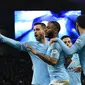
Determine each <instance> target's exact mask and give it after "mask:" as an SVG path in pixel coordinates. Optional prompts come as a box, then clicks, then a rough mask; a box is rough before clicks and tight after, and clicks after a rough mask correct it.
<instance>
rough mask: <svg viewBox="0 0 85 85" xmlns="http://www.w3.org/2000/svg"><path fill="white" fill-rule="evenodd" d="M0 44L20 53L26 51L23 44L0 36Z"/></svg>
mask: <svg viewBox="0 0 85 85" xmlns="http://www.w3.org/2000/svg"><path fill="white" fill-rule="evenodd" d="M0 42H3V43H6V44H8V45H10V46H12V47H14V48H16V49H18V50H20V51H27V49H26V47H25V45H24V43H21V42H19V41H16V40H13V39H11V38H8V37H5V36H3V35H1V34H0Z"/></svg>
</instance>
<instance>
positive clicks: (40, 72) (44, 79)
mask: <svg viewBox="0 0 85 85" xmlns="http://www.w3.org/2000/svg"><path fill="white" fill-rule="evenodd" d="M0 41H1V42H4V43H6V44H8V45H10V46H12V47H14V48H16V49H18V50H21V51H25V52H28V53H29V55H30V57H31V59H32V63H33V69H34V70H33V79H32V84H34V85H48V84H49V82H50V79H49V73H48V70H47V64H46V63H45V62H44V61H43V60H41V59H40V58H39V57H38V56H36V55H34V54H33V53H31V52H30V51H29V49H28V48H26V44H28V45H30V46H32V47H33V48H34V49H36V51H38V52H39V53H43V54H45V53H46V51H47V48H48V43H46V44H42V43H40V42H38V41H36V42H32V41H30V42H26V43H21V42H18V41H15V40H13V39H10V38H7V37H5V36H3V35H1V34H0Z"/></svg>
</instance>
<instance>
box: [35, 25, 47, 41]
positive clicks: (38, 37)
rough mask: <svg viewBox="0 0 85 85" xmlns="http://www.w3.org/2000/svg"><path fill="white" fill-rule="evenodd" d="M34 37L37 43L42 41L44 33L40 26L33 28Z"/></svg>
mask: <svg viewBox="0 0 85 85" xmlns="http://www.w3.org/2000/svg"><path fill="white" fill-rule="evenodd" d="M34 35H35V38H36V40H37V41H41V40H42V39H44V37H45V33H44V30H43V28H42V26H41V25H35V26H34Z"/></svg>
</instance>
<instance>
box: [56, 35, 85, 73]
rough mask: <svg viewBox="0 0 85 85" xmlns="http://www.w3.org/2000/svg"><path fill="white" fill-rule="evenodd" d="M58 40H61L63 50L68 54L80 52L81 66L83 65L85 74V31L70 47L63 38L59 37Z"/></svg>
mask: <svg viewBox="0 0 85 85" xmlns="http://www.w3.org/2000/svg"><path fill="white" fill-rule="evenodd" d="M56 41H57V42H59V44H60V45H61V47H62V49H63V51H64V52H65V53H66V54H67V55H72V54H74V53H76V52H77V53H78V54H79V58H80V63H81V67H82V69H83V73H84V75H85V33H83V34H82V35H81V36H79V37H78V39H77V40H76V42H75V43H74V44H73V45H72V47H70V48H69V47H68V46H66V45H65V44H64V42H63V41H62V40H61V39H59V38H57V39H56Z"/></svg>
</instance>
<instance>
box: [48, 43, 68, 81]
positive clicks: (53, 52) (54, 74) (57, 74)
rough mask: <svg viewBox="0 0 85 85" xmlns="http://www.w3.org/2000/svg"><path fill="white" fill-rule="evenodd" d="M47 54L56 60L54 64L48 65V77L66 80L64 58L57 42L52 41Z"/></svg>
mask: <svg viewBox="0 0 85 85" xmlns="http://www.w3.org/2000/svg"><path fill="white" fill-rule="evenodd" d="M47 55H48V56H50V57H53V58H55V59H57V60H58V63H57V64H56V65H54V66H53V65H48V71H49V75H50V79H51V81H52V80H68V81H69V75H68V73H67V71H66V69H65V66H64V63H65V58H64V54H63V52H62V49H61V47H60V45H59V43H53V44H52V45H51V46H49V48H48V51H47Z"/></svg>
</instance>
